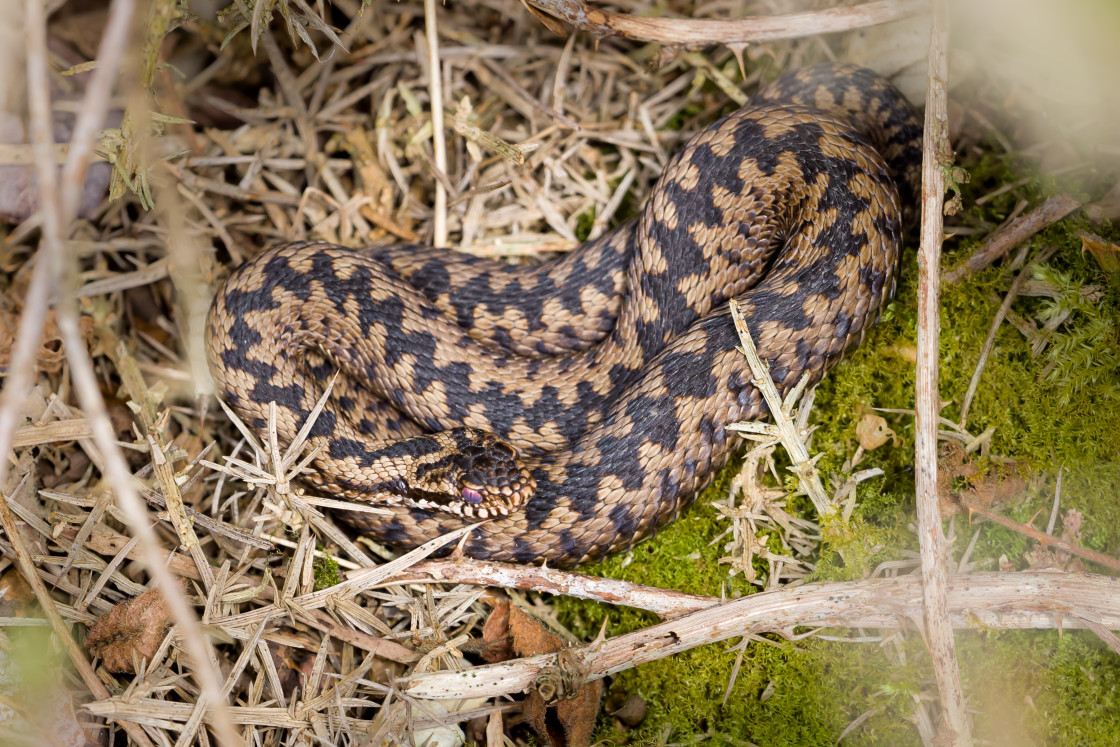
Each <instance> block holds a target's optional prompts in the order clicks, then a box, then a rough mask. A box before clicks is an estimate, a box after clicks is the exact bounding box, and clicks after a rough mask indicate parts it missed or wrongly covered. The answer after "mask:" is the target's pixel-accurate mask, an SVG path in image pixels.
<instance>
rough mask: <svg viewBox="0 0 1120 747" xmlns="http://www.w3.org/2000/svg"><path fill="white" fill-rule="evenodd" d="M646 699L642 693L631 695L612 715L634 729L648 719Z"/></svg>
mask: <svg viewBox="0 0 1120 747" xmlns="http://www.w3.org/2000/svg"><path fill="white" fill-rule="evenodd" d="M647 710H648V709H647V707H646V701H645V700H644V699H643V698H642V696H640V695H631V696H630V697H629V698H627V699H626V702H625V703H623V704H622V707H621V708H619V709H618V710H617V711H615V712H613V713H612V714H611V715H612V716H614V717H615V718H616V719H618V720H619V721H621V722H622V724H623V725H624V726H628V727H630V728H631V729H633V728H634V727H635V726H639V725H641V723H642V722H643V721H645V720H646V711H647Z"/></svg>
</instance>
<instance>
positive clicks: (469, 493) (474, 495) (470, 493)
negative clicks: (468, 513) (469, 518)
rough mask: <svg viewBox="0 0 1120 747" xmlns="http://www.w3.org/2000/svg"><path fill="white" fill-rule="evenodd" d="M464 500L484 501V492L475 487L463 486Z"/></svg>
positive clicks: (471, 501) (470, 501) (468, 501)
mask: <svg viewBox="0 0 1120 747" xmlns="http://www.w3.org/2000/svg"><path fill="white" fill-rule="evenodd" d="M463 500H464V501H466V502H467V503H482V493H480V492H478V491H477V490H475V489H474V488H463Z"/></svg>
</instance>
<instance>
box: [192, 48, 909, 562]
mask: <svg viewBox="0 0 1120 747" xmlns="http://www.w3.org/2000/svg"><path fill="white" fill-rule="evenodd" d="M920 152H921V124H920V121H919V119H918V117H917V115H916V114H915V113H914V111H913V109H912V108H911V107H910V105H909V104H908V103H907V102H906V100H905V99H904V98H903V97H902V95H901V94H900V93H899V92H898V91H897V90H895V89H894V88H893V87H892V86H891V85H890V84H889V83H887V82H886V81H885V80H883V79H882V78H879V77H877V76H876V75H875V74H874V73H871V72H870V71H868V70H864V69H862V68H857V67H852V66H848V65H835V64H831V65H822V66H815V67H811V68H805V69H802V70H799V71H795V72H793V73H790V74H787V75H785V76H783V77H781V78H779V79H778V80H777V81H775V82H774V83H772V84H770V85H769V86H767V87H766V88H765V89H763V90H762V91H761V92H759V93H758V94H757V95H756V96H755V97H754V99H753V101H752V102H751V103H750V105H748V106H747V107H745V108H743V109H740V110H739V111H736V112H734V113H732V114H729V115H727V116H726V117H724V118H722V119H720V120H719V121H717V122H715V123H714V124H712V125H711V126H709V127H708V128H706V129H704V130H703V131H701V132H699V133H697V134H696V135H694V136H693V137H692V138H691V139H690V140H689V141H688V142H687V144H686V145H685V147H684V148H683V150H681V152H680V153H678V154H677V155H676V156H675V157H674V158H673V159H671V160H670V162H669V163H668V164H667V165H666V167H665V170H664V172H663V174H662V175H661V177H660V179H659V181H658V183H657V184H656V186H655V187H654V190H653V192H652V195H651V197H650V199H649V200H648V202H647V203H646V205H645V206H644V208H643V209H642V211H641V213H640V214H639V215H638V216H637V217H636V218H635V219H634V220H632V221H630V222H628V223H626V224H625V225H622V226H620V227H619V228H617V229H615V230H614V231H612V232H610V233H608V234H606V235H604V236H602V237H601V238H599V239H597V240H594V241H589V242H587V243H585V244H584V245H582V246H580V247H578V248H577V249H575V250H574V251H572V252H571V253H569V254H566V255H564V256H563V257H561V258H559V259H557V260H555V261H553V262H550V263H544V264H539V265H535V266H514V265H507V264H502V263H499V262H495V261H491V260H484V259H479V258H474V257H470V256H467V255H462V254H454V253H450V252H447V251H445V250H437V249H434V248H431V247H424V246H417V245H405V244H398V245H393V246H388V247H373V248H369V249H364V250H355V249H347V248H344V247H339V246H335V245H331V244H324V243H294V244H285V245H282V246H279V247H276V248H273V249H270V250H267V251H265V252H263V253H261V254H260V255H258V256H257V257H255V258H253V259H251V260H250V261H248V262H247V263H245V264H244V265H242V266H241V267H240V268H238V269H237V270H235V271H234V272H233V274H232V275H231V276H230V277H229V278H228V279H227V280H226V281H225V283H224V285H223V286H222V287H221V288H220V289H219V291H218V293H217V295H216V297H215V300H214V303H213V305H212V307H211V310H210V314H209V316H208V319H207V331H206V334H207V354H208V359H209V364H210V369H211V373H212V375H213V377H214V379H215V381H216V383H217V385H218V389H219V392H220V393H221V395H222V396H224V397H225V398H226V400H227V401H228V402H229V403H230V405H231V407H232V408H233V409H234V411H235V412H237V413H238V415H239V416H240V417H241V418H242V419H244V420H245V422H247V423H248V424H249V426H250V427H251V428H253V429H255V430H256V431H257V432H259V433H263V432H265V431H266V429H267V423H268V417H269V403H270V402H275V403H276V408H275V411H276V427H277V433H278V435H279V438H280V440H281V442H282V443H288V442H291V441H292V440H293V439H294V438H295V437H296V435H297V433H298V432H299V430H300V428H301V427H303V425H304V423H305V422H306V420H307V418H308V417H309V415H310V413H311V412H312V410H313V408H314V406H315V403H316V402H317V401H318V400H319V399H320V397H321V396H322V395H323V394H324V392H326V391H327V384H328V382H330V381H332V378H333V381H334V384H333V387H332V388H331V390H330V394H329V396H328V397H327V400H326V405H325V406H324V408H323V411H322V412H321V414H320V415H319V416H318V418H317V419H316V420H315V422H314V424H313V426H312V427H311V429H310V431H309V443H310V445H311V447H313V448H318V449H319V452H318V456H317V457H316V458H315V459H314V461H313V469H312V470H311V472H310V473H309V474H308V475H306V479H307V480H308V481H309V482H310V483H311V484H312V485H313V486H314V487H315V488H317V489H318V490H319V491H321V492H324V493H328V494H332V495H335V496H339V497H343V498H345V499H348V500H351V501H354V502H364V503H370V504H373V505H382V506H386V507H388V508H389V510H390V511H391V512H392V515H390V516H380V515H375V514H365V513H358V512H346V511H343V512H342V514H343V516H344V518H345V519H346V520H347V521H348V522H350V523H351V524H353V525H355V526H356V527H358V528H359V529H360V530H361V531H363V532H365V533H367V534H368V535H369V536H371V537H372V538H373V539H376V540H378V541H381V542H383V543H386V544H389V545H391V546H395V547H399V548H402V549H403V548H407V547H412V546H415V545H417V544H420V543H422V542H425V541H427V540H430V539H432V538H434V537H437V536H439V535H440V534H441V533H444V532H447V531H450V530H453V529H456V528H459V527H462V526H463V525H464V524H466V523H471V522H476V521H478V520H479V519H486V521H483V522H482V523H481V524H480V525H479V526H477V527H476V528H475V529H474V530H473V531H472V532H471V533H470V535H469V536H468V538H467V540H466V544H465V546H464V550H465V552H466V554H467V555H469V556H472V557H476V558H480V559H493V560H505V561H512V562H518V563H533V562H547V563H548V564H549V565H553V566H572V565H578V564H581V563H586V562H589V561H593V560H597V559H599V558H602V557H604V556H606V555H608V554H610V553H614V552H618V551H620V550H623V549H625V548H628V547H630V546H632V545H633V544H634V543H635V542H637V541H639V540H641V539H642V538H644V537H647V536H649V535H650V534H651V533H652V532H654V531H655V530H656V529H657V528H658V527H660V526H663V525H664V524H666V523H667V522H670V521H672V520H673V519H675V518H676V517H677V516H678V515H679V514H680V512H681V510H682V509H683V508H684V507H685V506H686V505H687V504H688V503H689V502H690V501H691V499H692V498H693V497H694V496H695V495H696V493H697V492H698V491H699V490H701V489H702V488H703V487H704V486H705V485H706V484H707V483H708V482H709V481H710V480H711V478H712V477H713V475H714V474H715V473H716V471H717V470H718V469H719V468H720V467H722V466H723V465H724V464H725V463H726V462H727V460H728V459H729V457H730V455H731V453H732V452H733V450H734V446H735V440H736V438H737V437H736V436H735V435H734V434H733V432H731V431H729V430H728V428H727V426H728V425H729V424H731V423H734V422H736V421H740V420H749V419H757V418H762V417H765V416H767V415H768V410H767V408H766V405H765V403H764V402H763V401H762V397H761V394H760V393H759V391H758V390H757V389H756V388H755V386H754V385H753V384H752V383H751V375H750V372H749V369H748V368H747V366H746V362H745V359H744V358H743V356H742V354H741V353H740V352H739V351H738V350H737V349H736V346H737V344H738V338H737V336H736V333H735V330H734V327H733V324H732V321H731V318H730V314H729V311H728V308H727V301H728V300H729V299H731V298H737V299H738V301H739V303H740V306H741V308H742V310H743V313H744V316H745V318H746V321H747V324H748V326H749V328H750V330H751V333H752V335H753V337H754V339H755V342H756V344H757V347H758V349H759V353H760V355H761V356H762V357H763V359H764V360H767V361H768V362H769V365H770V370H771V375H772V377H773V378H774V380H775V383H776V384H777V385H778V387H779V390H788V389H789V388H790V387H792V386H793V385H795V384H796V383H797V382H798V381H799V380H800V379H801V378H802V376H803V375H805V374H808V375H809V376H810V378H811V381H813V382H815V381H818V380H819V379H820V378H821V376H823V375H824V373H825V372H826V371H827V370H828V369H829V367H830V366H832V365H833V364H835V363H836V362H837V361H839V360H840V358H841V357H842V355H843V354H844V353H845V352H846V351H847V350H849V349H851V348H852V347H854V346H855V345H857V344H858V343H859V341H860V340H861V339H862V338H863V336H864V334H865V332H866V331H867V329H868V328H869V327H870V325H872V324H873V323H874V322H875V321H876V320H877V319H878V316H879V314H880V312H881V309H882V306H883V304H884V303H885V302H886V300H887V299H888V298H889V297H890V296H891V294H892V293H893V291H894V285H895V272H896V270H897V266H898V260H899V256H900V247H901V232H902V225H903V219H904V214H906V212H907V211H910V210H912V207H913V205H914V204H915V202H916V184H917V179H918V168H919V160H920ZM902 206H906V210H904V209H903V207H902ZM336 374H337V376H336Z"/></svg>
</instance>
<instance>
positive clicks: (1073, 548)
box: [959, 496, 1120, 573]
mask: <svg viewBox="0 0 1120 747" xmlns="http://www.w3.org/2000/svg"><path fill="white" fill-rule="evenodd" d="M959 500H960V502H961V505H962V506H964V507H965V508H967V509H968V510H969V511H971V512H972V513H974V514H980V515H981V516H983V517H984V518H985V519H991V520H992V521H994V522H995V523H997V524H999V525H1000V526H1005V527H1007V528H1008V529H1013V530H1015V531H1016V532H1019V533H1020V534H1025V535H1026V536H1028V537H1030V538H1031V539H1033V540H1035V541H1036V542H1041V543H1042V544H1044V545H1053V546H1054V547H1056V548H1058V549H1059V550H1064V551H1065V552H1068V553H1069V554H1070V555H1077V556H1078V557H1082V558H1085V559H1086V560H1089V561H1092V562H1094V563H1099V564H1100V565H1103V566H1104V567H1106V568H1111V569H1112V570H1113V571H1116V572H1118V573H1120V560H1117V559H1116V558H1113V557H1111V556H1109V555H1105V554H1103V553H1099V552H1097V551H1095V550H1090V549H1088V548H1086V547H1082V546H1081V545H1077V544H1074V543H1073V542H1070V541H1068V540H1064V539H1062V538H1060V537H1055V536H1054V535H1052V534H1047V533H1046V532H1044V531H1042V530H1041V529H1035V528H1034V527H1033V526H1031V525H1030V524H1023V523H1021V522H1018V521H1015V520H1014V519H1009V518H1007V517H1006V516H1002V515H1000V514H997V513H996V512H995V511H992V510H991V509H989V508H985V507H984V506H982V505H981V504H979V503H977V502H976V501H970V500H968V499H967V498H965V497H964V496H961V497H960V499H959Z"/></svg>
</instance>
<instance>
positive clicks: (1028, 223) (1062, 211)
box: [944, 195, 1081, 283]
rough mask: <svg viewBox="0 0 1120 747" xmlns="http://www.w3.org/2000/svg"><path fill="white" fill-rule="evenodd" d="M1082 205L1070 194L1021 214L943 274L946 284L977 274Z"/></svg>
mask: <svg viewBox="0 0 1120 747" xmlns="http://www.w3.org/2000/svg"><path fill="white" fill-rule="evenodd" d="M1079 207H1081V203H1080V202H1078V201H1077V200H1075V199H1073V198H1072V197H1070V196H1069V195H1057V196H1055V197H1051V198H1050V199H1049V200H1047V201H1046V202H1044V203H1042V204H1041V205H1039V206H1038V207H1036V208H1035V209H1034V210H1032V211H1030V212H1029V213H1024V214H1023V215H1020V216H1019V217H1018V218H1016V219H1015V220H1013V221H1011V222H1010V223H1008V224H1007V225H1006V226H1004V227H1003V228H1001V229H999V230H998V231H996V232H995V233H994V234H992V236H991V238H989V239H988V241H987V242H986V243H985V244H984V246H982V247H980V248H979V249H977V250H976V251H975V252H974V253H973V254H972V256H971V257H969V258H968V259H967V260H965V263H964V264H963V265H961V266H960V267H955V268H953V269H952V270H949V271H948V272H946V273H945V275H944V277H945V282H946V283H957V282H960V281H961V280H962V279H964V277H965V276H966V275H971V274H973V273H975V272H979V271H980V270H982V269H984V268H985V267H987V266H988V265H990V264H991V263H992V262H995V261H996V260H997V259H999V258H1000V257H1002V256H1004V255H1005V254H1007V253H1008V252H1010V251H1011V250H1012V249H1014V248H1015V247H1016V246H1018V245H1019V244H1021V243H1023V242H1024V241H1026V240H1027V239H1029V238H1030V237H1031V236H1034V235H1035V234H1036V233H1038V232H1039V231H1041V230H1042V229H1044V228H1046V227H1047V226H1049V225H1050V224H1052V223H1057V222H1058V221H1060V220H1061V219H1062V218H1064V217H1066V216H1067V215H1069V214H1070V213H1072V212H1073V211H1074V210H1077V208H1079Z"/></svg>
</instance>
